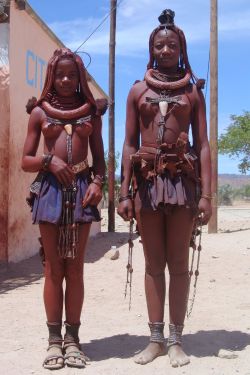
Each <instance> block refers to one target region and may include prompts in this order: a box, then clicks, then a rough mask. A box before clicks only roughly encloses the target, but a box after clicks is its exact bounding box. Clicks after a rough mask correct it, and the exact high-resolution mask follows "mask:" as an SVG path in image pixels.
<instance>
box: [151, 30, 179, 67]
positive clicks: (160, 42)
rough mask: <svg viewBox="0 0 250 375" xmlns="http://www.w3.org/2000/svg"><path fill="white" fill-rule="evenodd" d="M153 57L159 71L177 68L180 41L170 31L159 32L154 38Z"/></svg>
mask: <svg viewBox="0 0 250 375" xmlns="http://www.w3.org/2000/svg"><path fill="white" fill-rule="evenodd" d="M153 55H154V58H155V60H156V62H157V65H158V68H159V69H170V68H177V66H178V61H179V57H180V41H179V37H178V35H177V34H176V33H175V32H174V31H172V30H167V32H166V31H165V30H159V31H158V33H157V34H156V35H155V37H154V44H153Z"/></svg>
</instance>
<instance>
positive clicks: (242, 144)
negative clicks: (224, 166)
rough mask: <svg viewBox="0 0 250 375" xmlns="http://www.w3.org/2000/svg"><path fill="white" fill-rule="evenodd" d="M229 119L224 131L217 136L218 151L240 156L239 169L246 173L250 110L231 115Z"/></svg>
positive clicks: (249, 153)
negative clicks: (229, 122) (229, 121)
mask: <svg viewBox="0 0 250 375" xmlns="http://www.w3.org/2000/svg"><path fill="white" fill-rule="evenodd" d="M231 121H232V123H231V124H230V125H229V126H228V128H227V130H226V133H224V134H222V135H221V136H220V137H219V140H218V149H219V153H220V154H228V155H229V157H232V158H233V157H237V158H240V163H239V164H238V168H239V171H240V172H241V173H246V172H247V171H249V170H250V112H248V111H245V112H244V114H243V115H242V116H236V115H232V116H231Z"/></svg>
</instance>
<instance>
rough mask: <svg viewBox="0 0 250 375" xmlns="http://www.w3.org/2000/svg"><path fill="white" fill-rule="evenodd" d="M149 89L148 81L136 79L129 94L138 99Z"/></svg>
mask: <svg viewBox="0 0 250 375" xmlns="http://www.w3.org/2000/svg"><path fill="white" fill-rule="evenodd" d="M145 89H147V84H146V81H135V82H134V84H133V86H132V87H131V89H130V91H129V95H130V96H132V97H134V98H135V99H137V98H138V97H139V96H140V95H141V94H142V92H144V91H145Z"/></svg>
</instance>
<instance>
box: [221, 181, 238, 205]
mask: <svg viewBox="0 0 250 375" xmlns="http://www.w3.org/2000/svg"><path fill="white" fill-rule="evenodd" d="M233 193H234V192H233V188H232V186H231V185H229V184H226V185H222V186H219V189H218V204H219V206H232V198H233Z"/></svg>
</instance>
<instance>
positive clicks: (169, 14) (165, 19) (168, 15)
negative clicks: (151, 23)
mask: <svg viewBox="0 0 250 375" xmlns="http://www.w3.org/2000/svg"><path fill="white" fill-rule="evenodd" d="M174 16H175V12H174V11H173V10H171V9H165V10H163V11H162V13H161V14H160V16H159V17H158V20H159V21H160V23H161V24H162V25H167V26H174Z"/></svg>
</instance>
